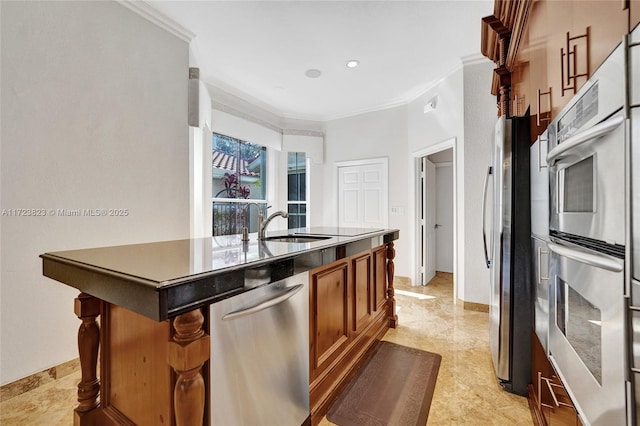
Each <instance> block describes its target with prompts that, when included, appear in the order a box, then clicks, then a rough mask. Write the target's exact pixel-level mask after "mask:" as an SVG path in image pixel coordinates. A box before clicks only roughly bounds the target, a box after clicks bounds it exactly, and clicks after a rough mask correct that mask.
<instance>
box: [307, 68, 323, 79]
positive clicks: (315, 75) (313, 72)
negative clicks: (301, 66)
mask: <svg viewBox="0 0 640 426" xmlns="http://www.w3.org/2000/svg"><path fill="white" fill-rule="evenodd" d="M304 75H306V76H307V77H309V78H318V77H320V75H322V71H320V70H317V69H314V68H312V69H310V70H307V71H305V73H304Z"/></svg>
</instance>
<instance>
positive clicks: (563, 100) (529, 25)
mask: <svg viewBox="0 0 640 426" xmlns="http://www.w3.org/2000/svg"><path fill="white" fill-rule="evenodd" d="M522 1H523V2H525V3H526V1H525V0H522ZM638 2H640V0H632V1H631V2H630V4H629V7H625V2H623V1H619V0H602V1H595V2H590V3H589V6H588V7H585V6H584V4H582V3H581V2H575V1H564V0H563V1H555V0H533V1H530V2H529V6H528V9H527V14H526V15H527V16H526V19H521V20H517V21H515V23H514V26H515V25H524V28H523V29H522V31H521V37H520V40H519V43H518V44H517V45H516V44H514V45H510V46H509V49H517V51H516V52H515V54H513V55H509V57H511V56H513V58H514V59H513V62H512V63H507V64H506V67H507V68H508V70H509V71H510V72H511V82H510V83H511V95H510V115H517V116H522V115H524V114H525V112H526V111H527V108H530V114H531V118H532V126H531V129H532V135H531V138H532V139H531V142H532V143H533V142H534V141H535V139H536V138H537V136H538V135H539V134H541V133H542V132H543V131H544V130H545V129H546V127H547V126H548V124H549V122H550V121H551V120H553V119H554V118H555V117H556V116H557V115H558V114H559V113H560V111H561V110H562V108H564V107H565V106H566V105H567V103H568V102H569V101H570V100H571V99H572V98H573V96H574V95H575V93H576V92H577V91H578V90H580V88H581V87H582V86H583V85H584V83H585V82H586V81H587V79H588V78H589V77H590V76H591V75H592V74H593V73H594V72H595V71H596V69H597V68H598V67H599V66H600V64H602V62H603V61H604V60H605V59H606V58H607V57H608V56H609V54H610V53H611V52H612V51H613V50H614V49H615V47H616V46H617V45H618V44H619V43H620V42H621V41H622V39H623V37H624V35H625V34H626V33H627V32H628V31H629V25H630V22H632V21H634V22H637V21H638V20H640V17H638V16H637V15H638V14H639V12H638V10H637V9H638V4H637V3H638ZM634 3H635V4H634ZM634 16H635V18H634ZM505 19H506V18H505ZM511 32H512V33H518V31H516V29H515V28H511ZM492 59H494V58H492Z"/></svg>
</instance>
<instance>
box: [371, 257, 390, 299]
mask: <svg viewBox="0 0 640 426" xmlns="http://www.w3.org/2000/svg"><path fill="white" fill-rule="evenodd" d="M371 253H372V255H371V258H372V261H373V291H372V296H373V309H374V311H376V312H380V311H385V310H387V247H386V246H380V247H378V248H376V249H373V250H372V251H371Z"/></svg>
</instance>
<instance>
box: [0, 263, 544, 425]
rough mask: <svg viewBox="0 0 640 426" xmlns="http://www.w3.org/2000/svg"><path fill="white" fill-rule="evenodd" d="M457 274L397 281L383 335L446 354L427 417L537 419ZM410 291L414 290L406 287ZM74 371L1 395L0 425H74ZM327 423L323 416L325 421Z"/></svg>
mask: <svg viewBox="0 0 640 426" xmlns="http://www.w3.org/2000/svg"><path fill="white" fill-rule="evenodd" d="M452 277H453V276H452V274H448V273H442V272H438V273H437V275H436V277H435V278H434V279H433V280H432V281H431V283H429V285H428V286H424V287H410V286H406V285H401V284H400V285H397V286H396V288H397V290H398V291H397V292H396V301H397V307H398V321H399V326H398V328H397V329H395V330H390V331H389V332H388V333H387V334H386V335H385V337H384V339H385V340H389V341H391V342H394V343H398V344H401V345H405V346H412V347H415V348H419V349H424V350H426V351H430V352H436V353H439V354H440V355H442V363H441V365H440V371H439V373H438V380H437V382H436V389H435V392H434V396H433V401H432V404H431V410H430V412H429V421H428V424H429V425H474V426H477V425H505V426H507V425H509V426H512V425H532V424H533V422H532V420H531V415H530V413H529V408H528V405H527V400H526V399H525V398H524V397H520V396H517V395H513V394H510V393H508V392H505V391H503V390H502V389H501V388H500V386H499V385H498V384H497V382H496V379H495V376H494V374H493V368H492V365H491V355H490V353H489V343H488V331H487V330H488V327H489V325H488V314H487V313H484V312H474V311H469V310H464V309H462V307H461V306H458V305H453V303H452V300H453V296H452V295H453V283H452ZM407 294H410V295H407ZM79 380H80V373H79V372H76V373H73V374H71V375H68V376H66V377H64V378H62V379H59V380H56V381H55V382H52V383H47V384H45V385H42V386H40V387H38V388H36V389H34V390H32V391H29V392H27V393H24V394H22V395H19V396H16V397H13V398H11V399H9V400H7V401H3V402H2V403H0V424H1V425H3V426H4V425H7V426H9V425H11V426H14V425H15V426H18V425H25V426H27V425H28V426H38V425H42V426H45V425H46V426H69V425H72V424H73V414H72V409H73V407H75V406H76V405H77V403H76V401H75V400H76V384H77V383H78V381H79ZM321 424H323V425H330V424H331V423H330V422H328V421H327V420H326V419H325V420H324V421H323V422H322V423H321Z"/></svg>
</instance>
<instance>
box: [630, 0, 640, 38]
mask: <svg viewBox="0 0 640 426" xmlns="http://www.w3.org/2000/svg"><path fill="white" fill-rule="evenodd" d="M638 24H640V0H629V31H633V29H634V28H635V27H636V26H637V25H638Z"/></svg>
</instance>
